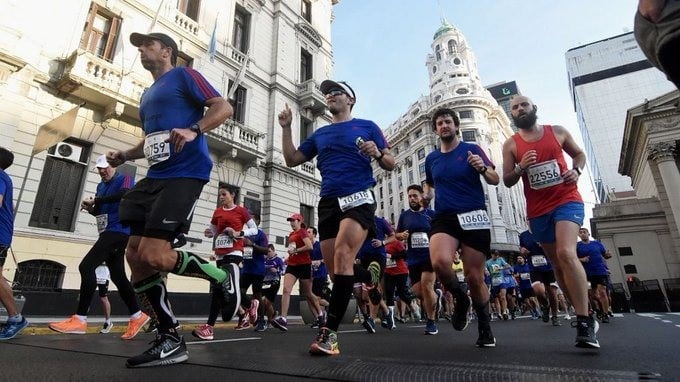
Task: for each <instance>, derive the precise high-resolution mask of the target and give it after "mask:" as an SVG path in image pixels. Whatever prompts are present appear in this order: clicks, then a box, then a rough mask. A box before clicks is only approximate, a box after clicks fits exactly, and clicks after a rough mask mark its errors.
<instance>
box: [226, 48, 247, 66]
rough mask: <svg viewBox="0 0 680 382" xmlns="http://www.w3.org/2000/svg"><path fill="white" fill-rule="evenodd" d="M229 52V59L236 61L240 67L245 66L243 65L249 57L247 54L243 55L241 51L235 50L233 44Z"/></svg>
mask: <svg viewBox="0 0 680 382" xmlns="http://www.w3.org/2000/svg"><path fill="white" fill-rule="evenodd" d="M228 52H229V53H228V54H229V58H231V59H232V60H234V61H235V62H236V63H237V64H238V65H239V66H243V64H244V63H245V62H246V58H247V57H246V55H245V53H242V52H241V51H240V50H238V49H236V48H234V47H233V46H231V44H229V46H228Z"/></svg>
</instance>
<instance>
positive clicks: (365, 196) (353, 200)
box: [338, 190, 375, 212]
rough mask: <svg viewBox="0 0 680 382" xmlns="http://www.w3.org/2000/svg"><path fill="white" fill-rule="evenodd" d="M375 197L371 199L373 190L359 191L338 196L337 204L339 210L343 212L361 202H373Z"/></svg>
mask: <svg viewBox="0 0 680 382" xmlns="http://www.w3.org/2000/svg"><path fill="white" fill-rule="evenodd" d="M373 203H375V199H373V191H371V190H366V191H359V192H355V193H353V194H352V195H347V196H341V197H339V198H338V204H339V205H340V210H341V211H342V212H345V211H347V210H349V209H351V208H354V207H357V206H360V205H362V204H373Z"/></svg>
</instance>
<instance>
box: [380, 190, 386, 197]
mask: <svg viewBox="0 0 680 382" xmlns="http://www.w3.org/2000/svg"><path fill="white" fill-rule="evenodd" d="M384 197H385V193H384V192H383V188H382V187H380V199H383V198H384Z"/></svg>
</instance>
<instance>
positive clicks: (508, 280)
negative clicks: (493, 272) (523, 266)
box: [503, 268, 517, 288]
mask: <svg viewBox="0 0 680 382" xmlns="http://www.w3.org/2000/svg"><path fill="white" fill-rule="evenodd" d="M503 284H505V287H506V288H514V287H516V286H517V281H515V277H514V276H513V273H512V268H506V269H503Z"/></svg>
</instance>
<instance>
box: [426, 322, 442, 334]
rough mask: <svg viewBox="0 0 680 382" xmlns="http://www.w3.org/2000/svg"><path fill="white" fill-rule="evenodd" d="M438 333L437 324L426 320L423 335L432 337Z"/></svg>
mask: <svg viewBox="0 0 680 382" xmlns="http://www.w3.org/2000/svg"><path fill="white" fill-rule="evenodd" d="M437 333H439V330H438V329H437V323H436V322H434V320H430V319H428V320H427V323H426V324H425V334H427V335H430V336H433V335H435V334H437Z"/></svg>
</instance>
